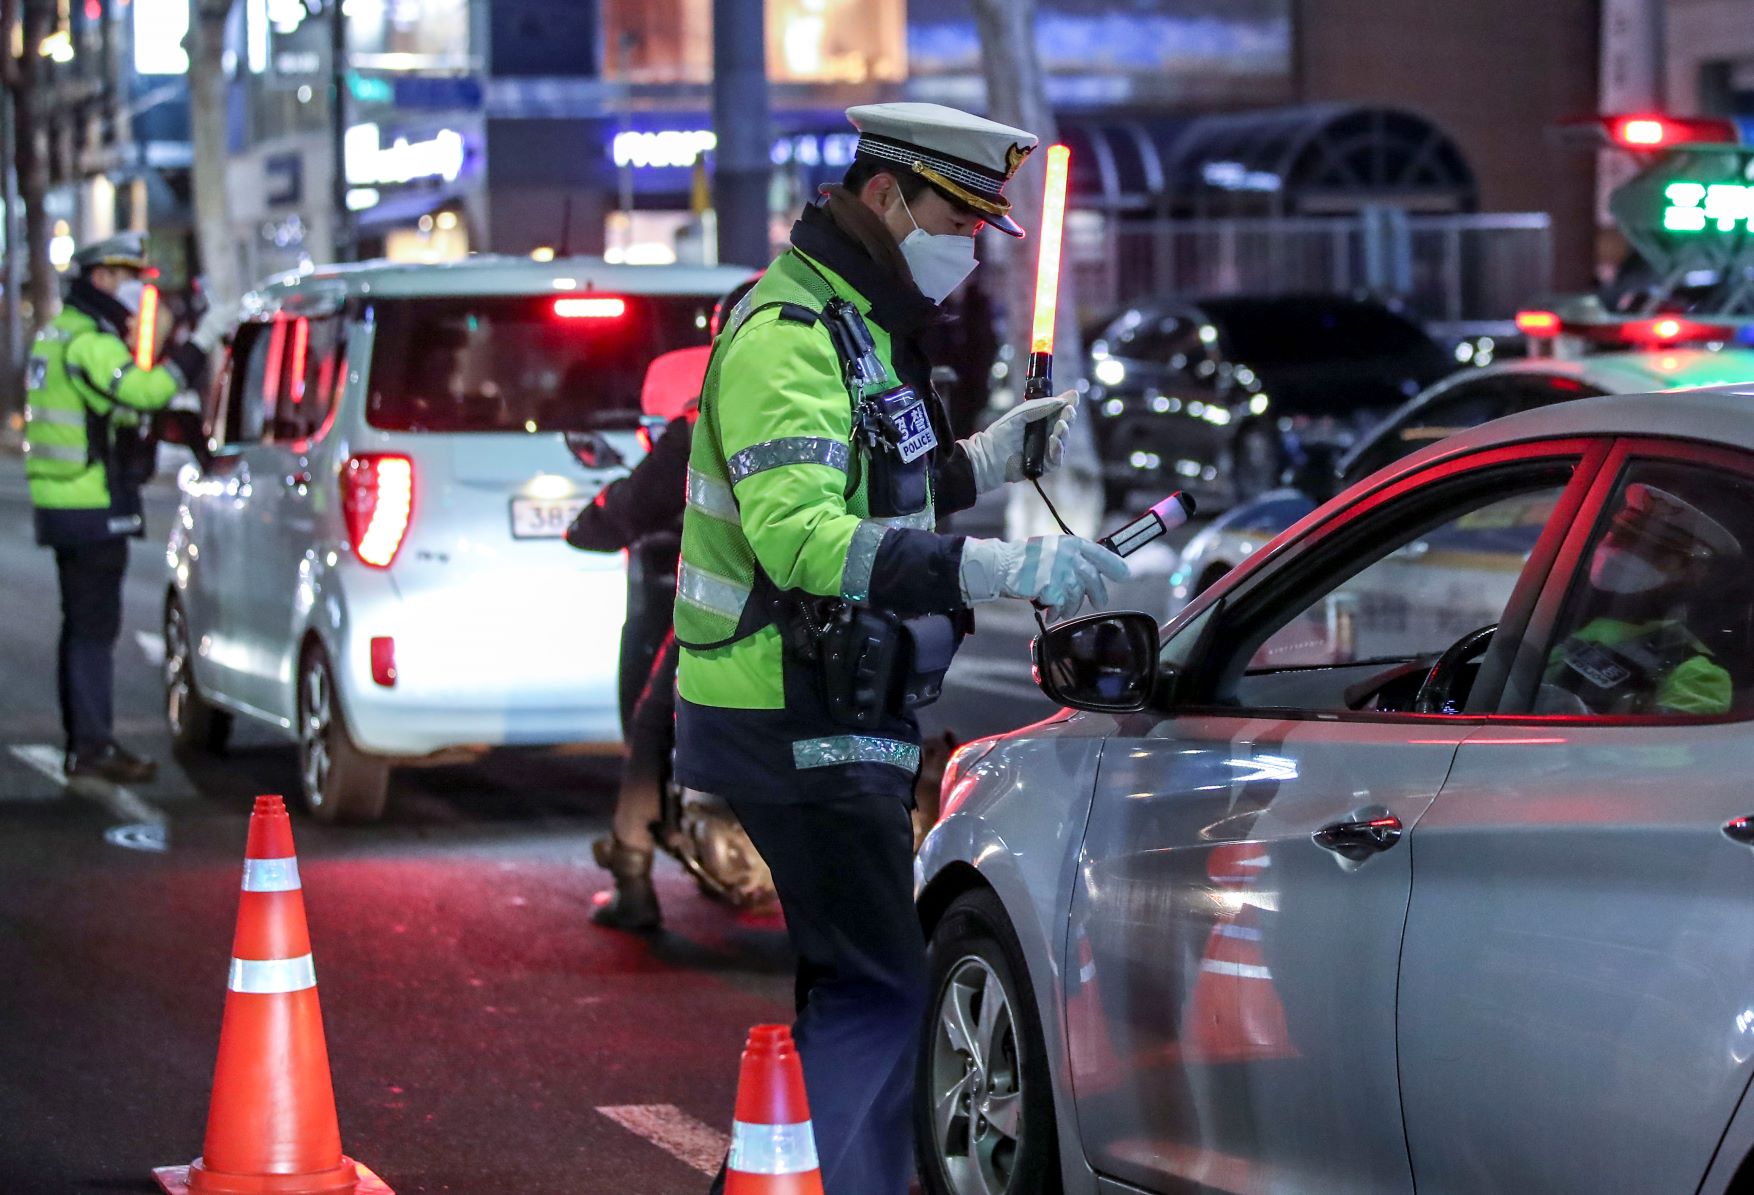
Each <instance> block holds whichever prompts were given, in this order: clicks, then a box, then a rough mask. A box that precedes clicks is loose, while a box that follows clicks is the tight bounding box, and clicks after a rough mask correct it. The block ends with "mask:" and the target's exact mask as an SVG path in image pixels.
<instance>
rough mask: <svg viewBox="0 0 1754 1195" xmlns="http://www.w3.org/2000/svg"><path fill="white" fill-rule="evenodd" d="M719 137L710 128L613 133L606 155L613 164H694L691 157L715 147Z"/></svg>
mask: <svg viewBox="0 0 1754 1195" xmlns="http://www.w3.org/2000/svg"><path fill="white" fill-rule="evenodd" d="M718 144H719V138H718V136H717V134H715V133H714V132H713V131H712V130H711V129H665V130H664V131H663V132H661V133H633V132H626V133H617V134H615V140H614V141H612V142H611V143H610V149H609V152H610V156H611V157H613V158H614V159H615V164H616V165H617V166H636V167H641V166H667V167H672V168H676V167H686V166H692V165H694V160H695V158H697V157H699V156H700V155H701V154H704V153H709V152H711V151H712V150H713V149H715V148H717V146H718Z"/></svg>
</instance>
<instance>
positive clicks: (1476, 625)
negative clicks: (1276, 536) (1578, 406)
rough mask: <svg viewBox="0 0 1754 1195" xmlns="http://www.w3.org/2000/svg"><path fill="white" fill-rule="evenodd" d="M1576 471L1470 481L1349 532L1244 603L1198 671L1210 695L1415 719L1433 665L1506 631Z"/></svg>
mask: <svg viewBox="0 0 1754 1195" xmlns="http://www.w3.org/2000/svg"><path fill="white" fill-rule="evenodd" d="M1573 468H1574V462H1570V461H1555V460H1543V461H1537V462H1529V463H1519V464H1517V465H1513V466H1499V467H1496V468H1492V469H1486V470H1477V471H1475V472H1474V473H1472V474H1465V475H1462V476H1460V477H1452V478H1448V479H1445V480H1443V481H1441V482H1435V483H1433V484H1431V485H1427V486H1423V487H1418V488H1416V489H1414V490H1412V491H1411V492H1409V493H1405V494H1402V495H1400V496H1399V497H1397V498H1396V499H1395V500H1393V501H1391V502H1389V503H1388V504H1386V505H1385V506H1383V507H1381V508H1378V509H1375V510H1371V511H1369V512H1368V513H1366V514H1363V515H1360V516H1358V517H1356V518H1354V519H1352V520H1351V521H1350V522H1348V523H1345V524H1343V525H1342V526H1341V527H1339V528H1338V529H1336V530H1335V531H1334V532H1333V533H1331V534H1330V535H1328V536H1326V537H1325V538H1324V539H1323V541H1322V544H1321V546H1319V547H1316V548H1314V549H1313V550H1311V551H1308V552H1305V553H1303V554H1301V556H1300V557H1298V558H1294V560H1293V563H1292V564H1291V566H1290V567H1282V568H1281V569H1280V570H1279V571H1278V572H1277V573H1272V574H1268V575H1267V579H1266V580H1265V581H1264V582H1263V583H1262V584H1261V585H1260V586H1258V588H1259V589H1260V591H1261V592H1262V594H1263V595H1264V596H1261V597H1252V596H1251V598H1249V599H1245V602H1244V606H1243V608H1241V609H1239V611H1238V613H1237V615H1236V619H1235V622H1234V623H1233V624H1232V625H1229V626H1226V627H1225V628H1224V629H1223V631H1222V633H1220V634H1219V635H1217V636H1215V639H1216V640H1217V641H1218V642H1220V643H1222V644H1223V645H1224V647H1223V648H1222V651H1221V653H1220V658H1218V659H1215V660H1211V661H1208V662H1206V667H1207V669H1208V675H1209V676H1212V677H1214V678H1216V679H1215V684H1216V692H1215V693H1214V694H1213V696H1214V697H1216V699H1217V700H1218V701H1219V702H1220V703H1222V704H1234V705H1242V706H1245V707H1260V708H1276V709H1305V710H1323V711H1340V710H1347V709H1363V708H1371V709H1376V710H1391V711H1393V710H1404V709H1408V708H1411V701H1410V699H1411V697H1412V695H1413V693H1414V691H1415V690H1416V688H1417V683H1418V680H1419V679H1420V678H1421V677H1422V676H1423V673H1424V671H1425V670H1426V669H1427V668H1429V666H1430V664H1431V663H1432V661H1433V660H1434V659H1435V658H1436V656H1437V655H1439V654H1441V653H1442V652H1444V651H1445V650H1446V649H1448V648H1449V647H1450V646H1451V645H1453V644H1455V643H1456V642H1458V641H1459V640H1461V639H1462V638H1464V637H1465V636H1467V635H1468V634H1470V633H1471V632H1473V631H1476V630H1478V629H1480V628H1482V627H1486V626H1491V625H1493V624H1496V623H1497V622H1499V621H1501V619H1502V618H1503V615H1504V611H1505V609H1506V607H1507V606H1508V604H1509V602H1510V598H1511V595H1512V593H1513V591H1514V590H1515V588H1516V584H1517V581H1518V579H1519V577H1520V576H1521V574H1522V571H1523V568H1524V566H1525V565H1526V564H1527V562H1528V560H1529V557H1530V554H1531V553H1532V552H1533V550H1534V548H1535V544H1536V542H1537V541H1538V540H1539V539H1540V536H1541V534H1542V532H1543V531H1544V530H1545V529H1546V528H1547V525H1548V523H1549V522H1550V521H1551V518H1552V514H1553V510H1554V508H1555V506H1556V504H1557V503H1558V501H1559V498H1560V496H1561V495H1562V494H1563V492H1564V490H1565V487H1566V485H1567V483H1568V482H1569V480H1570V477H1571V474H1572V471H1573ZM1470 675H1471V674H1470ZM1372 681H1375V682H1377V684H1376V687H1374V688H1373V687H1371V685H1370V684H1369V682H1372ZM1391 682H1392V683H1391ZM1361 686H1362V687H1361ZM1462 695H1463V696H1464V697H1465V692H1464V693H1463V694H1462Z"/></svg>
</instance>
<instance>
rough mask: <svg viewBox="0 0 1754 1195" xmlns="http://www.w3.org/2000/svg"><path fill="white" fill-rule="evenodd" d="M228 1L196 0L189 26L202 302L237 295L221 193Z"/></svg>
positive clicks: (233, 247)
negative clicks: (205, 296) (203, 297)
mask: <svg viewBox="0 0 1754 1195" xmlns="http://www.w3.org/2000/svg"><path fill="white" fill-rule="evenodd" d="M230 11H231V0H196V4H195V11H194V13H193V14H192V16H193V18H194V19H193V20H191V21H190V23H189V125H190V131H191V134H192V139H193V141H194V150H195V162H194V167H193V170H192V180H193V190H194V194H195V248H196V251H197V253H198V254H199V256H200V269H201V274H202V277H203V279H204V282H205V286H206V293H207V297H208V299H209V300H210V301H212V302H214V303H230V302H234V301H236V300H237V299H238V298H240V297H241V296H242V295H243V284H242V279H241V278H240V276H239V274H240V271H239V263H238V255H237V244H236V237H235V235H234V234H233V232H232V224H231V201H230V196H229V195H228V193H227V191H226V111H225V109H226V79H225V65H224V56H225V19H226V16H227V15H228V14H229V13H230Z"/></svg>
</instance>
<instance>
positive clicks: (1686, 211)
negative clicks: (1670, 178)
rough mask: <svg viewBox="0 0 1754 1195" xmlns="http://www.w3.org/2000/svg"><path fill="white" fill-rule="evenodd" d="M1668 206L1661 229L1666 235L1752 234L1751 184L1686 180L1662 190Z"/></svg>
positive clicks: (1753, 191)
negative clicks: (1738, 228) (1738, 231)
mask: <svg viewBox="0 0 1754 1195" xmlns="http://www.w3.org/2000/svg"><path fill="white" fill-rule="evenodd" d="M1663 198H1665V199H1667V200H1668V201H1669V202H1668V205H1667V206H1666V207H1664V208H1663V227H1664V228H1665V229H1667V230H1668V231H1669V232H1705V231H1707V230H1715V231H1717V232H1735V231H1736V230H1737V226H1738V225H1740V226H1741V228H1742V231H1745V232H1754V184H1749V183H1698V182H1691V181H1687V180H1682V181H1679V182H1672V183H1669V184H1668V185H1667V186H1665V187H1664V188H1663Z"/></svg>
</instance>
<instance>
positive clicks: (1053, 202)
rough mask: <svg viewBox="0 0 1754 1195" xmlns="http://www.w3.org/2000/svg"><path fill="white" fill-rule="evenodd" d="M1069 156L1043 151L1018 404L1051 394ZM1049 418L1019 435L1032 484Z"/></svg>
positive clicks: (1054, 149) (1060, 149) (1059, 149)
mask: <svg viewBox="0 0 1754 1195" xmlns="http://www.w3.org/2000/svg"><path fill="white" fill-rule="evenodd" d="M1071 160H1072V151H1071V150H1070V149H1068V148H1066V147H1065V146H1064V145H1050V146H1048V154H1047V165H1048V172H1047V181H1046V184H1045V187H1044V190H1043V192H1042V200H1041V251H1040V256H1039V257H1037V258H1036V265H1035V323H1034V326H1033V328H1032V330H1031V333H1030V338H1029V367H1028V370H1027V372H1025V374H1024V375H1023V399H1024V401H1025V402H1028V401H1029V400H1030V399H1032V398H1046V397H1048V396H1049V394H1051V393H1052V391H1053V388H1054V317H1055V315H1056V314H1057V313H1058V310H1059V306H1060V242H1061V238H1062V233H1063V232H1064V230H1065V226H1066V180H1067V176H1068V174H1069V173H1070V168H1071ZM1053 421H1054V420H1053V417H1052V416H1044V417H1042V418H1040V419H1037V420H1034V421H1032V422H1031V423H1029V424H1028V425H1027V426H1026V427H1025V428H1024V429H1023V476H1025V477H1027V478H1029V479H1030V480H1031V481H1033V480H1035V479H1036V478H1038V477H1040V476H1041V475H1042V474H1043V473H1044V472H1045V471H1046V469H1047V451H1048V429H1049V428H1050V427H1051V426H1052V425H1053Z"/></svg>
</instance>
